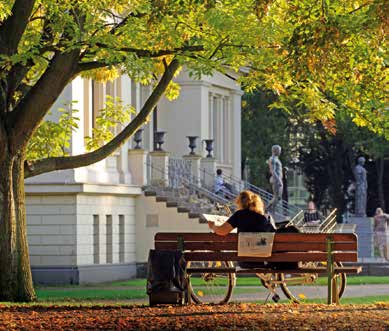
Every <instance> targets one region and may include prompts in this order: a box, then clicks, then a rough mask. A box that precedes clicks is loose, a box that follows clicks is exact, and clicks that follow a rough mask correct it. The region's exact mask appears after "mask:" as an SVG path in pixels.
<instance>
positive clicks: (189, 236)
mask: <svg viewBox="0 0 389 331" xmlns="http://www.w3.org/2000/svg"><path fill="white" fill-rule="evenodd" d="M329 235H330V236H331V237H332V238H333V240H334V241H342V242H347V241H351V242H354V241H356V240H357V236H356V235H355V234H354V233H331V234H327V233H276V235H275V237H274V241H275V242H300V241H307V242H325V240H326V238H327V237H328V236H329ZM179 237H182V238H183V239H184V241H185V242H187V241H188V242H190V241H200V242H204V241H210V242H237V241H238V235H237V234H235V233H230V234H228V235H227V236H219V235H217V234H215V233H180V232H176V233H175V232H158V233H157V234H156V235H155V237H154V241H174V242H176V241H177V239H178V238H179Z"/></svg>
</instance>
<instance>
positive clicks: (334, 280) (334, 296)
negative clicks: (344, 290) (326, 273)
mask: <svg viewBox="0 0 389 331" xmlns="http://www.w3.org/2000/svg"><path fill="white" fill-rule="evenodd" d="M332 303H335V304H337V305H338V304H339V292H338V281H337V276H336V275H334V276H333V277H332Z"/></svg>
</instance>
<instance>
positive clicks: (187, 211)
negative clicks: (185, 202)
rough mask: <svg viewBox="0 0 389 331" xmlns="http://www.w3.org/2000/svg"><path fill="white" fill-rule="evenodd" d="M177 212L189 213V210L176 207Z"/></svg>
mask: <svg viewBox="0 0 389 331" xmlns="http://www.w3.org/2000/svg"><path fill="white" fill-rule="evenodd" d="M177 211H178V212H179V213H189V211H190V209H189V208H186V207H178V208H177Z"/></svg>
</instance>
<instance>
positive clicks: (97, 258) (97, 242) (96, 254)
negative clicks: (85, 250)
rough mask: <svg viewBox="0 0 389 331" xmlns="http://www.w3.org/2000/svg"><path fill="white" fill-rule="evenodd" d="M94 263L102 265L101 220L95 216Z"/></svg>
mask: <svg viewBox="0 0 389 331" xmlns="http://www.w3.org/2000/svg"><path fill="white" fill-rule="evenodd" d="M93 263H94V264H99V263H100V218H99V215H93Z"/></svg>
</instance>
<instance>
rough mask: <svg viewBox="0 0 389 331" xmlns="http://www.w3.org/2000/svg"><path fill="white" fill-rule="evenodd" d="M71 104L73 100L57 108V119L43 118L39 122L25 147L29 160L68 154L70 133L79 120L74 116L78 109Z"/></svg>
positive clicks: (76, 126)
mask: <svg viewBox="0 0 389 331" xmlns="http://www.w3.org/2000/svg"><path fill="white" fill-rule="evenodd" d="M73 104H75V102H74V101H73V102H71V103H67V104H65V108H59V109H58V112H59V115H60V116H59V119H58V121H55V120H54V121H53V120H45V121H43V122H42V123H41V125H40V126H39V127H38V129H37V131H36V132H35V134H34V136H33V139H31V140H30V142H29V144H28V147H27V158H28V159H29V160H37V159H40V158H44V157H52V156H66V155H69V147H70V135H71V132H72V131H74V130H76V129H77V128H78V122H79V118H78V117H77V116H76V115H77V113H78V110H77V109H74V108H73ZM50 115H51V114H50Z"/></svg>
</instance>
